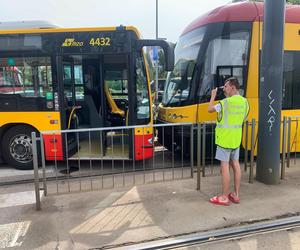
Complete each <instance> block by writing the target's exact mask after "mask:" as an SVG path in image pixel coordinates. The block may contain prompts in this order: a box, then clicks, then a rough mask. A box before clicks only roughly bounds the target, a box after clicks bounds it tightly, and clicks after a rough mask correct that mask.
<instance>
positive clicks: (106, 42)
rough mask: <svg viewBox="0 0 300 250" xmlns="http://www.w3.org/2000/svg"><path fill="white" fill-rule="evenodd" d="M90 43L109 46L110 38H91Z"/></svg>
mask: <svg viewBox="0 0 300 250" xmlns="http://www.w3.org/2000/svg"><path fill="white" fill-rule="evenodd" d="M90 45H92V46H110V38H109V37H97V38H91V40H90Z"/></svg>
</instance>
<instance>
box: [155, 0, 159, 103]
mask: <svg viewBox="0 0 300 250" xmlns="http://www.w3.org/2000/svg"><path fill="white" fill-rule="evenodd" d="M155 33H156V35H155V38H156V39H158V0H156V29H155ZM157 49H158V48H156V50H157ZM157 103H158V51H157V57H156V62H155V104H157Z"/></svg>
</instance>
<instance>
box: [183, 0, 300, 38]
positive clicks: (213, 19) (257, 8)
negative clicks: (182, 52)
mask: <svg viewBox="0 0 300 250" xmlns="http://www.w3.org/2000/svg"><path fill="white" fill-rule="evenodd" d="M263 12H264V5H263V3H254V2H241V3H232V4H226V5H224V6H221V7H219V8H216V9H214V10H212V11H210V12H208V13H206V14H204V15H202V16H200V17H198V18H197V19H196V20H194V21H193V22H192V23H190V24H189V25H188V26H187V27H186V28H185V29H184V31H183V32H182V34H181V36H182V35H184V34H186V33H188V32H189V31H192V30H194V29H197V28H199V27H201V26H204V25H206V24H209V23H219V22H253V21H258V20H259V18H260V20H263ZM285 22H286V23H300V6H299V5H286V13H285Z"/></svg>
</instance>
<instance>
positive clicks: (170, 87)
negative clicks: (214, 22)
mask: <svg viewBox="0 0 300 250" xmlns="http://www.w3.org/2000/svg"><path fill="white" fill-rule="evenodd" d="M205 28H206V27H201V28H199V29H196V30H194V31H192V32H189V33H188V34H186V35H184V36H182V37H181V38H180V39H179V41H178V43H177V44H176V48H175V67H174V70H173V71H172V72H171V73H169V74H168V77H167V80H166V89H165V93H164V97H163V105H165V106H168V105H170V106H178V105H180V104H181V103H182V102H183V101H185V100H187V99H188V96H189V91H190V85H191V79H192V75H193V72H194V68H195V65H196V62H197V57H198V54H199V51H200V48H201V44H202V40H203V36H204V34H205Z"/></svg>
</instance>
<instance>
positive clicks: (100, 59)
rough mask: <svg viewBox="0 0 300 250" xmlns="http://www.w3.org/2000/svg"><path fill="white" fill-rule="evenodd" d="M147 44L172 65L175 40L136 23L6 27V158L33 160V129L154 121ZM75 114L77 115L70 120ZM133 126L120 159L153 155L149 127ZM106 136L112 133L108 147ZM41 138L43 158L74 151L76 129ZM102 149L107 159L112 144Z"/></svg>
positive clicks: (1, 81)
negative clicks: (149, 33) (146, 33)
mask: <svg viewBox="0 0 300 250" xmlns="http://www.w3.org/2000/svg"><path fill="white" fill-rule="evenodd" d="M145 46H160V47H162V49H163V50H164V52H165V54H166V58H167V59H166V65H167V66H166V68H167V70H171V69H172V67H173V66H172V65H173V64H174V61H173V60H174V51H173V47H172V46H170V45H169V43H167V42H166V41H163V40H144V39H141V38H140V34H139V32H138V30H137V29H136V28H134V27H130V26H128V27H125V26H119V27H104V28H68V29H65V28H57V27H46V28H31V29H30V28H28V27H27V28H26V29H20V28H14V29H12V28H10V29H3V27H1V28H0V139H1V156H2V158H3V159H4V161H5V162H7V163H8V164H10V165H12V166H15V167H16V168H18V169H28V168H31V167H32V150H31V144H32V142H31V132H32V131H36V132H37V133H38V132H41V131H50V130H51V131H52V130H67V129H74V128H99V127H115V126H125V125H128V126H130V125H131V126H133V125H148V124H151V123H152V119H153V114H152V108H151V107H152V103H151V102H152V100H151V98H150V95H151V94H150V84H149V74H148V70H147V67H148V66H147V62H146V56H145V50H144V47H145ZM74 113H76V117H77V119H73V117H74V116H73V115H74ZM131 133H133V135H129V134H127V135H126V136H127V137H129V138H134V142H133V140H131V139H128V140H126V141H128V143H127V144H128V145H127V147H128V149H127V150H125V151H124V152H126V155H123V156H122V157H123V159H133V160H140V159H143V158H150V157H152V154H153V145H152V140H151V138H152V129H151V128H145V129H144V131H143V129H135V130H134V132H131ZM114 136H115V137H116V134H114ZM122 136H123V135H122ZM130 136H131V137H130ZM108 137H109V134H108V133H107V134H106V137H105V138H104V139H103V147H105V145H107V143H106V142H105V141H107V140H109V138H108ZM43 139H44V144H45V153H46V155H45V157H46V160H53V159H56V160H63V159H65V158H66V155H69V156H70V153H71V150H72V145H74V138H72V136H69V137H68V138H67V143H65V140H64V138H63V136H62V135H61V134H57V135H56V136H55V138H53V136H47V135H45V136H44V137H43ZM65 144H67V145H65ZM75 144H76V143H75ZM81 146H82V145H81ZM67 149H68V150H67ZM66 151H70V152H66ZM73 151H74V146H73ZM73 151H72V152H73ZM102 151H103V154H105V155H102V157H104V156H105V157H106V159H108V158H109V157H110V155H109V150H107V151H106V150H105V149H104V150H102ZM133 151H134V152H133Z"/></svg>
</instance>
